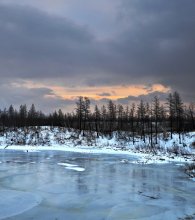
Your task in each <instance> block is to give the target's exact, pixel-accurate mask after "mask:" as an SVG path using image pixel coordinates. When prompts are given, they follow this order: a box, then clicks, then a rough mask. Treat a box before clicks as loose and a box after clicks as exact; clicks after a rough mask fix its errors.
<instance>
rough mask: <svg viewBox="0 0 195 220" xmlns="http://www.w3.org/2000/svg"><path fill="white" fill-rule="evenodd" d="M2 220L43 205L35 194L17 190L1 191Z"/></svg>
mask: <svg viewBox="0 0 195 220" xmlns="http://www.w3.org/2000/svg"><path fill="white" fill-rule="evenodd" d="M0 195H1V196H0V219H4V218H8V217H11V216H14V215H18V214H21V213H23V212H25V211H27V210H29V209H31V208H33V207H35V206H37V205H39V204H40V203H41V197H40V196H38V195H37V194H34V193H29V192H20V191H15V190H0Z"/></svg>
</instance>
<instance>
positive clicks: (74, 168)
mask: <svg viewBox="0 0 195 220" xmlns="http://www.w3.org/2000/svg"><path fill="white" fill-rule="evenodd" d="M66 169H68V170H75V171H79V172H82V171H85V168H83V167H66Z"/></svg>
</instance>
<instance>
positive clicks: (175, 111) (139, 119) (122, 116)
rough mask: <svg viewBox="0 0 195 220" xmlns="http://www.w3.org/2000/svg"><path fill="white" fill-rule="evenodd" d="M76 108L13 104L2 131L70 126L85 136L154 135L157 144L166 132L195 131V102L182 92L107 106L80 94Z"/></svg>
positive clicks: (4, 113) (0, 121)
mask: <svg viewBox="0 0 195 220" xmlns="http://www.w3.org/2000/svg"><path fill="white" fill-rule="evenodd" d="M75 104H76V105H75V110H74V111H73V112H71V113H63V111H62V110H61V109H59V110H58V111H55V112H53V113H50V114H44V113H43V112H41V111H37V110H36V108H35V105H34V104H32V105H31V107H30V108H29V109H28V108H27V105H25V104H24V105H21V106H20V108H19V109H18V110H17V109H15V108H14V106H13V105H11V106H10V107H9V108H8V109H6V108H5V109H4V110H0V131H1V133H3V132H5V131H7V130H9V131H10V130H14V129H15V130H16V129H17V128H22V129H25V128H27V127H32V126H33V127H35V126H52V127H56V126H57V127H66V128H67V129H74V130H77V131H78V132H80V133H81V134H82V135H83V136H86V135H90V134H91V132H95V134H96V136H97V137H99V136H100V135H107V136H112V134H113V132H119V133H120V132H123V133H124V132H125V135H126V136H131V138H132V141H133V143H134V141H135V137H136V136H139V137H140V138H141V139H142V140H143V141H144V142H145V140H146V137H150V143H151V145H152V143H154V144H155V143H156V144H157V136H158V134H159V133H162V134H163V135H164V137H166V135H167V134H168V133H169V134H170V137H171V138H172V136H173V133H177V134H178V136H179V142H180V143H181V137H182V134H184V133H186V132H190V131H194V130H195V108H194V104H193V103H191V104H184V103H183V101H182V99H181V96H180V94H179V93H178V92H174V93H170V94H169V95H168V97H167V100H166V102H163V103H162V102H161V101H160V100H159V98H158V97H157V96H155V97H154V98H153V99H152V102H151V103H148V102H144V101H143V100H140V101H139V103H137V104H135V103H132V104H131V105H130V106H123V105H121V104H115V103H114V101H112V100H108V102H107V105H102V106H97V105H95V106H94V107H93V110H91V103H90V99H89V98H88V97H82V96H80V97H78V100H77V101H76V103H75Z"/></svg>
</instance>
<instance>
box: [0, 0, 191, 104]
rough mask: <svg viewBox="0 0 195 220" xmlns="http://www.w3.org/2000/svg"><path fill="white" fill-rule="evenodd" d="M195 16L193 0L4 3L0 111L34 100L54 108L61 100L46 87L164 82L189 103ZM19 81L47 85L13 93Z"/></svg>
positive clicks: (0, 36)
mask: <svg viewBox="0 0 195 220" xmlns="http://www.w3.org/2000/svg"><path fill="white" fill-rule="evenodd" d="M194 11H195V2H194V0H188V1H184V0H155V1H153V0H145V1H142V0H131V1H129V0H108V1H106V2H105V1H103V0H100V1H98V2H96V3H95V2H94V3H92V2H91V1H89V0H84V1H83V4H82V5H81V4H80V5H79V3H78V1H75V0H74V1H69V0H58V1H55V2H54V1H49V0H40V1H38V0H35V1H32V2H31V3H26V1H24V0H19V1H17V4H16V2H15V1H12V0H6V1H3V0H1V1H0V48H1V50H0V77H1V82H0V86H1V91H2V92H1V94H3V96H2V97H3V98H1V99H0V101H1V105H4V104H5V105H6V104H9V103H10V102H13V101H14V100H17V101H18V102H26V100H28V99H29V97H26V96H25V95H24V94H33V95H32V96H33V98H32V99H31V101H32V102H34V103H36V102H37V103H39V102H40V103H42V101H44V102H45V103H46V102H47V100H49V99H51V108H54V107H55V106H56V108H57V107H59V106H61V105H62V103H63V101H64V102H65V100H63V99H62V97H59V96H57V95H56V94H55V91H54V90H53V89H51V85H52V86H61V87H64V88H70V87H71V88H74V87H80V88H82V87H83V88H85V87H86V86H88V87H105V86H117V85H120V86H122V85H124V86H126V85H127V86H129V85H136V84H143V85H145V86H146V87H147V86H149V85H150V84H161V85H163V86H165V87H170V88H172V89H173V90H178V91H180V92H181V93H182V95H183V96H184V97H185V98H186V99H187V100H188V101H194V98H195V96H194V94H195V86H194V76H195V62H194V57H195V25H194V24H195V16H194ZM22 80H28V81H32V82H33V83H35V84H36V83H40V82H41V83H42V84H43V85H44V86H42V87H41V88H40V89H39V88H34V90H33V88H27V87H26V88H24V87H22V86H21V87H18V88H17V89H16V88H15V87H14V86H13V83H14V82H17V83H19V82H20V81H21V82H22ZM24 90H25V91H24ZM15 91H16V92H15ZM113 92H117V91H113ZM43 93H44V94H47V95H46V96H47V100H46V98H44V99H43V100H42V101H40V100H39V99H40V97H43V96H44V95H43ZM50 93H54V95H53V96H51V94H50ZM80 95H82V92H81V94H80ZM94 95H96V94H94ZM98 95H100V96H104V97H105V96H106V95H107V96H109V95H110V94H109V93H108V92H107V91H102V92H101V93H98ZM128 96H129V97H130V96H133V94H126V97H128ZM5 97H6V98H5ZM18 97H20V98H18ZM44 97H45V96H44ZM54 99H55V102H54ZM2 103H3V104H2ZM10 104H11V103H10ZM63 104H64V105H68V104H70V103H69V102H68V101H67V102H65V103H63ZM42 105H43V106H44V104H42ZM43 106H41V104H40V108H41V107H43ZM48 107H49V101H48Z"/></svg>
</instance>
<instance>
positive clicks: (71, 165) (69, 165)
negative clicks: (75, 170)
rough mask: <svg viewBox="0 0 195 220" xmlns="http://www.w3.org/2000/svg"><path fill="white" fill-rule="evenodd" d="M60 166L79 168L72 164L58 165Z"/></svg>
mask: <svg viewBox="0 0 195 220" xmlns="http://www.w3.org/2000/svg"><path fill="white" fill-rule="evenodd" d="M58 165H60V166H65V167H77V165H75V164H70V163H58Z"/></svg>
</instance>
